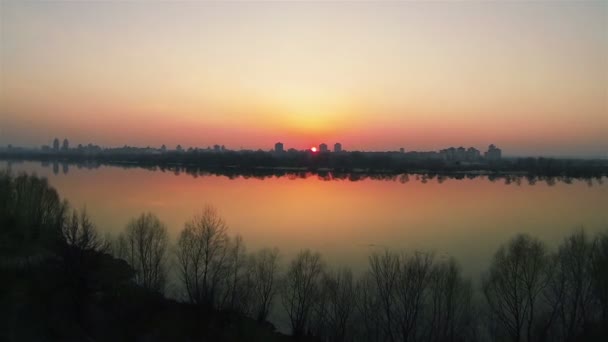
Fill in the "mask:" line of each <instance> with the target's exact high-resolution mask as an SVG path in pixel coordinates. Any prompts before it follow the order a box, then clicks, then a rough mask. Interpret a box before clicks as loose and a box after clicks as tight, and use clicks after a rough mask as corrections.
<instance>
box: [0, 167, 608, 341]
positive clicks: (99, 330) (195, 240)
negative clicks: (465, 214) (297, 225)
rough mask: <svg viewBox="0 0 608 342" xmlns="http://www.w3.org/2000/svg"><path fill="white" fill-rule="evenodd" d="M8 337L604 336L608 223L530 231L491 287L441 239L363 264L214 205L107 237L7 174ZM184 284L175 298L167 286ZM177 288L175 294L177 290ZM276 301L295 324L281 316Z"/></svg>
mask: <svg viewBox="0 0 608 342" xmlns="http://www.w3.org/2000/svg"><path fill="white" fill-rule="evenodd" d="M0 276H1V279H2V281H1V282H0V341H4V340H6V341H54V340H60V341H83V340H87V341H180V340H181V341H194V340H201V341H237V340H242V341H256V340H257V341H275V340H293V339H296V340H307V341H605V340H606V338H607V337H608V235H606V234H600V235H598V236H595V237H591V236H588V235H586V234H585V233H584V231H582V230H581V231H578V232H576V233H574V234H572V235H571V236H569V237H567V238H565V239H564V241H563V242H562V243H561V245H560V246H559V247H558V248H557V249H556V250H548V249H547V247H546V246H545V245H544V244H543V243H542V242H541V241H539V240H537V239H535V238H533V237H530V236H527V235H518V236H516V237H514V238H513V239H512V240H511V241H509V242H507V243H506V244H505V245H503V246H502V247H501V248H500V249H499V250H498V251H497V252H496V254H495V256H494V258H493V260H492V262H491V266H490V268H489V270H488V271H487V272H485V273H484V274H483V275H482V276H481V282H480V286H479V287H478V288H477V286H475V287H474V286H473V283H472V282H471V280H469V279H465V278H464V277H463V275H462V273H461V270H460V267H459V265H458V263H457V262H456V261H455V260H453V259H450V260H443V259H439V258H435V257H434V255H433V254H432V253H426V252H413V253H400V252H395V251H385V252H383V253H378V254H373V255H371V256H370V258H369V268H368V270H367V271H366V272H364V273H363V274H361V275H354V274H353V273H352V272H351V271H350V270H349V269H346V268H340V269H333V268H330V267H328V266H327V265H326V264H325V263H324V262H323V259H322V257H321V255H319V254H318V253H314V252H311V251H309V250H305V251H301V252H300V253H299V254H298V255H297V256H296V257H295V258H294V259H293V260H290V261H289V262H287V263H286V264H283V263H282V262H281V260H280V254H279V251H278V250H276V249H263V250H260V251H256V252H254V253H247V252H246V249H245V244H244V242H243V240H242V239H241V238H240V237H238V236H236V237H230V236H229V235H228V227H227V225H226V223H225V222H224V220H223V219H222V218H221V216H220V215H219V214H218V213H217V212H216V210H215V209H213V208H212V207H210V206H206V207H205V208H204V209H203V210H202V211H201V213H200V214H198V215H196V216H194V217H193V218H192V219H191V220H189V221H188V222H187V223H186V224H185V226H184V229H183V230H182V232H181V234H180V236H179V238H178V240H177V242H176V243H174V244H172V243H171V242H170V240H169V237H168V234H167V228H166V227H165V225H164V224H163V223H162V222H161V221H160V220H159V219H158V218H157V217H156V216H155V215H153V214H150V213H144V214H141V215H140V216H138V217H135V218H133V219H132V220H131V221H130V222H128V223H127V225H126V227H125V229H124V231H123V232H122V233H121V234H120V235H119V236H117V237H108V236H101V235H99V233H98V231H97V230H96V229H95V225H94V224H93V222H91V220H90V219H89V216H88V215H87V213H86V210H84V209H83V210H73V209H70V208H69V206H68V203H67V202H65V201H61V200H60V198H59V196H58V194H57V192H56V191H55V190H54V189H53V188H52V187H50V186H49V185H48V183H47V181H46V180H45V179H41V178H38V177H36V176H30V175H26V174H20V175H18V176H13V175H11V174H9V173H0ZM169 294H171V296H169ZM169 297H171V298H169ZM272 313H277V314H278V315H282V316H283V317H285V318H286V319H287V321H288V322H289V329H290V332H291V336H287V335H283V334H280V333H278V332H276V331H275V330H274V327H273V326H272V324H270V323H268V319H269V317H270V316H271V314H272Z"/></svg>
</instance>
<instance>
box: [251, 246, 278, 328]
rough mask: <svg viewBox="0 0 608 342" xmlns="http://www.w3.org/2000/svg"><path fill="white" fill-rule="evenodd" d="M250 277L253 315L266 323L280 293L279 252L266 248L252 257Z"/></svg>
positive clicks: (275, 249)
mask: <svg viewBox="0 0 608 342" xmlns="http://www.w3.org/2000/svg"><path fill="white" fill-rule="evenodd" d="M250 275H251V290H252V311H253V315H254V317H255V318H256V319H257V320H258V321H265V320H266V319H268V314H269V313H270V310H271V309H272V305H273V301H274V298H275V296H276V294H277V292H278V280H279V279H278V278H279V250H278V249H277V248H274V249H268V248H266V249H262V250H260V251H259V252H257V253H256V254H254V255H252V257H251V273H250Z"/></svg>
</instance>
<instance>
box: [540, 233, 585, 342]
mask: <svg viewBox="0 0 608 342" xmlns="http://www.w3.org/2000/svg"><path fill="white" fill-rule="evenodd" d="M593 253H594V242H593V241H591V240H590V239H589V238H588V237H587V235H586V234H585V232H584V231H583V230H581V231H579V232H576V233H574V234H572V235H571V236H569V237H567V238H566V239H565V240H564V242H563V243H562V244H561V245H560V246H559V249H558V252H557V254H556V255H555V258H554V259H555V263H554V265H555V268H554V273H553V277H552V279H551V283H550V291H549V298H550V300H551V303H552V305H553V308H554V310H555V313H554V314H553V315H552V317H551V318H552V319H557V323H559V324H556V325H555V329H554V330H555V334H554V336H553V338H554V339H557V338H559V339H561V340H564V341H572V340H575V339H577V338H578V337H580V334H581V333H582V332H583V330H584V328H585V326H586V325H588V324H589V322H590V321H591V320H592V319H594V318H595V317H594V316H595V311H596V310H595V308H594V306H595V303H594V301H595V297H594V293H593V272H592V271H593V270H592V267H593V263H592V262H593Z"/></svg>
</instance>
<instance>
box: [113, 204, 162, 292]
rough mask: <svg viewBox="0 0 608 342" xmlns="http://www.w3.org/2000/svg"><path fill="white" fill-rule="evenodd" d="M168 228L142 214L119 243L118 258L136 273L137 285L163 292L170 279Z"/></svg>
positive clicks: (126, 229)
mask: <svg viewBox="0 0 608 342" xmlns="http://www.w3.org/2000/svg"><path fill="white" fill-rule="evenodd" d="M168 245H169V236H168V234H167V227H166V226H165V224H164V223H162V222H161V221H160V220H159V219H158V217H156V216H155V215H154V214H152V213H142V214H141V215H139V216H138V217H137V218H133V219H131V220H130V221H129V223H128V224H127V226H126V228H125V231H124V232H122V233H121V234H120V235H119V236H118V239H117V246H116V247H117V251H116V252H117V253H116V254H117V256H118V257H120V258H122V259H124V260H126V261H127V262H128V263H129V265H131V267H133V269H134V271H135V281H136V282H137V284H139V285H140V286H142V287H144V288H146V289H149V290H151V291H156V292H161V293H162V292H163V291H164V287H165V283H166V279H167V249H168Z"/></svg>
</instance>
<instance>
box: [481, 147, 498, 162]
mask: <svg viewBox="0 0 608 342" xmlns="http://www.w3.org/2000/svg"><path fill="white" fill-rule="evenodd" d="M483 156H484V157H485V158H486V160H500V158H502V150H501V149H499V148H498V147H496V146H494V144H491V145H490V146H488V151H487V152H485V153H484V154H483Z"/></svg>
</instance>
